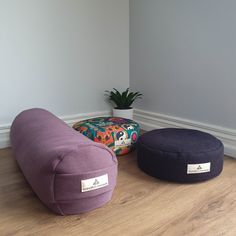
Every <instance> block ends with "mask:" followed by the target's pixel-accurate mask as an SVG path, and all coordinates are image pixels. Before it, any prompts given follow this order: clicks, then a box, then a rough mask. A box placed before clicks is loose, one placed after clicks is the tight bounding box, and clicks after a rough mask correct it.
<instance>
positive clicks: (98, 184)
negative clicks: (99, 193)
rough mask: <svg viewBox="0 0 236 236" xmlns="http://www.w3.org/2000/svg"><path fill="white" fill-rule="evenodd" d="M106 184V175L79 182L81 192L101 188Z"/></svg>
mask: <svg viewBox="0 0 236 236" xmlns="http://www.w3.org/2000/svg"><path fill="white" fill-rule="evenodd" d="M108 184H109V183H108V174H105V175H101V176H98V177H95V178H91V179H84V180H81V192H88V191H92V190H95V189H99V188H103V187H105V186H107V185H108Z"/></svg>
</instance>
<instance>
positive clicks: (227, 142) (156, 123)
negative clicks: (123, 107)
mask: <svg viewBox="0 0 236 236" xmlns="http://www.w3.org/2000/svg"><path fill="white" fill-rule="evenodd" d="M134 119H135V120H136V121H137V122H138V123H139V124H140V125H141V128H142V129H143V130H147V131H149V130H152V129H158V128H169V127H174V128H187V129H197V130H201V131H204V132H207V133H210V134H212V135H214V136H216V137H217V138H219V139H220V140H221V141H222V142H223V144H224V147H225V155H228V156H231V157H234V158H236V130H235V129H229V128H225V127H220V126H216V125H211V124H205V123H200V122H197V121H193V120H187V119H182V118H179V117H174V116H168V115H164V114H159V113H154V112H149V111H144V110H139V109H135V111H134Z"/></svg>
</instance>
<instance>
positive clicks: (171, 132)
mask: <svg viewBox="0 0 236 236" xmlns="http://www.w3.org/2000/svg"><path fill="white" fill-rule="evenodd" d="M139 141H140V142H141V143H142V144H143V145H145V146H147V147H149V148H153V149H155V148H158V149H159V150H162V151H167V152H188V153H201V152H209V151H212V150H215V149H218V148H220V147H221V146H222V143H221V141H220V140H218V139H217V138H215V137H214V136H213V135H211V134H208V133H205V132H202V131H198V130H191V129H178V128H166V129H158V130H152V131H150V132H147V133H145V134H143V135H142V136H141V137H140V140H139Z"/></svg>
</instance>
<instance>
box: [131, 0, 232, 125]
mask: <svg viewBox="0 0 236 236" xmlns="http://www.w3.org/2000/svg"><path fill="white" fill-rule="evenodd" d="M235 9H236V1H235V0H224V1H222V0H145V1H143V0H131V1H130V84H131V88H132V89H134V90H140V91H141V92H143V93H144V99H143V100H142V101H141V102H139V103H138V104H137V105H136V107H137V108H139V109H143V110H147V111H152V112H157V113H163V114H167V115H171V116H177V117H181V118H186V119H191V120H195V121H200V122H205V123H210V124H215V125H219V126H223V127H228V128H234V129H235V128H236V109H235V101H236V92H235V90H236V14H235Z"/></svg>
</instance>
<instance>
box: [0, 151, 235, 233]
mask: <svg viewBox="0 0 236 236" xmlns="http://www.w3.org/2000/svg"><path fill="white" fill-rule="evenodd" d="M118 160H119V175H118V183H117V187H116V189H115V191H114V194H113V198H112V200H111V201H110V202H109V203H108V204H107V205H105V206H104V207H102V208H100V209H97V210H94V211H92V212H90V213H85V214H81V215H77V216H57V215H54V213H52V212H50V211H49V210H48V209H47V208H45V207H44V206H43V205H42V204H41V202H40V201H39V200H38V198H37V197H36V196H35V195H34V193H33V192H32V191H31V189H30V187H29V186H28V184H27V183H26V182H25V179H24V178H23V176H22V174H21V172H20V170H19V168H18V166H17V164H16V162H15V161H14V159H13V156H12V153H11V150H10V149H4V150H0V235H1V236H2V235H43V236H47V235H53V236H54V235H55V236H60V235H76V236H78V235H81V236H86V235H102V236H110V235H118V236H123V235H128V236H132V235H135V236H138V235H145V236H146V235H147V236H148V235H154V236H156V235H166V236H172V235H174V236H182V235H190V236H191V235H204V236H218V235H230V236H235V235H236V160H235V159H230V158H227V157H226V158H225V164H224V170H223V172H222V174H221V175H220V176H219V177H217V178H215V179H213V180H210V181H208V182H204V183H199V184H173V183H168V182H164V181H159V180H157V179H154V178H152V177H149V176H147V175H146V174H144V173H142V172H141V171H140V170H139V169H138V168H137V165H136V157H135V153H132V154H130V155H127V156H122V157H119V158H118Z"/></svg>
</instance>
